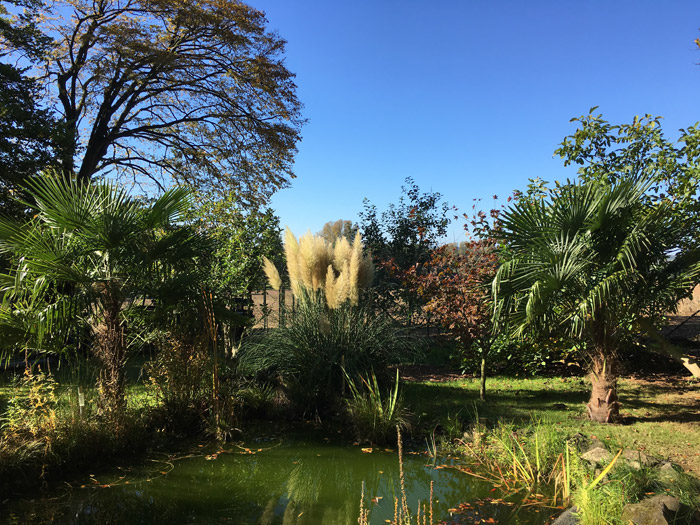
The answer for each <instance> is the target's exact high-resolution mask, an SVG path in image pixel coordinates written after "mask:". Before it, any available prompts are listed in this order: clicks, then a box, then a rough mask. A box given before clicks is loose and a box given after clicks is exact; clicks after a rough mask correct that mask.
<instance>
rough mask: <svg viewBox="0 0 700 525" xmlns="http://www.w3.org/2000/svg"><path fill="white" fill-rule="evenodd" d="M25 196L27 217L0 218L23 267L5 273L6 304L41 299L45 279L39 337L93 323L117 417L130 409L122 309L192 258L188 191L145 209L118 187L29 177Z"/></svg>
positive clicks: (105, 396) (7, 246)
mask: <svg viewBox="0 0 700 525" xmlns="http://www.w3.org/2000/svg"><path fill="white" fill-rule="evenodd" d="M29 193H30V195H31V197H32V199H33V201H34V202H33V203H31V204H27V206H28V207H30V208H33V209H34V210H35V215H34V217H33V218H32V219H31V220H29V221H28V222H17V221H14V220H11V219H6V218H5V219H0V250H1V251H3V252H9V253H10V254H12V255H13V256H14V257H15V258H16V260H18V261H19V262H18V265H17V267H16V268H15V269H14V270H13V271H12V272H11V274H10V275H8V276H4V283H5V285H6V286H5V294H6V298H7V297H9V298H10V299H9V300H6V304H7V303H10V304H18V303H21V301H20V299H21V298H22V297H26V296H32V295H36V292H35V289H36V288H37V286H39V284H38V283H43V284H42V285H41V286H42V289H43V290H44V291H45V292H46V294H45V295H44V301H43V302H41V301H38V303H39V304H41V305H42V308H43V309H44V310H46V311H47V312H48V314H47V315H45V316H43V317H41V322H42V323H43V324H44V325H45V329H44V330H39V333H43V332H46V331H49V332H50V331H52V330H53V331H56V330H58V329H59V327H65V326H66V324H69V323H74V322H76V321H80V320H82V321H84V322H85V323H86V324H87V326H88V327H89V329H90V332H91V339H92V345H91V348H92V352H93V354H94V355H95V357H96V358H97V359H98V361H99V363H100V373H99V378H98V386H99V391H100V399H101V406H102V408H103V410H104V411H105V412H106V413H107V415H109V416H113V417H117V416H119V415H120V414H121V412H122V410H123V409H124V407H125V404H126V402H125V375H124V365H125V363H126V358H127V350H128V344H127V342H126V341H127V339H126V323H125V316H126V313H127V311H128V309H129V308H130V307H132V306H133V305H134V303H135V300H136V299H137V298H143V297H144V296H145V295H144V294H145V293H146V290H147V289H149V288H153V283H154V282H160V281H162V280H164V279H167V278H168V277H169V276H170V275H171V274H172V268H173V265H174V264H177V263H178V262H179V261H180V260H181V259H182V258H183V257H190V258H191V257H193V255H194V254H193V253H192V250H191V249H190V247H191V244H192V239H193V235H192V231H191V230H190V229H189V228H186V227H183V226H181V225H178V222H179V221H180V220H181V218H182V216H183V213H184V212H185V211H186V210H187V208H188V207H189V206H190V203H191V202H190V197H189V193H188V192H187V191H186V190H183V189H174V190H171V191H168V192H166V193H165V194H163V195H162V196H161V197H160V198H158V199H156V200H155V201H153V202H152V203H151V204H150V205H146V204H145V203H144V202H142V201H139V200H137V199H136V198H134V197H132V196H130V195H129V194H128V193H127V192H126V191H125V190H124V189H123V188H120V187H119V186H117V185H115V184H114V183H109V182H104V181H103V182H98V183H95V184H85V183H79V182H77V181H75V180H66V179H63V178H60V177H42V178H38V179H36V180H34V181H32V182H31V183H30V186H29ZM46 283H48V284H49V286H46ZM25 302H26V301H25ZM47 304H49V305H51V304H60V305H61V306H60V308H59V307H54V308H50V307H49V308H47V307H46V305H47ZM66 304H69V305H70V306H69V307H67V306H66ZM35 332H36V330H35Z"/></svg>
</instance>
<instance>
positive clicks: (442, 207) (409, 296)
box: [359, 177, 450, 322]
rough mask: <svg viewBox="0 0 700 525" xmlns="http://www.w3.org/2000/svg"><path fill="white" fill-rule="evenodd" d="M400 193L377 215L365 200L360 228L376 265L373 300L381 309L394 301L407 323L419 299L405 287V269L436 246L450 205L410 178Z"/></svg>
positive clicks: (420, 261) (425, 259)
mask: <svg viewBox="0 0 700 525" xmlns="http://www.w3.org/2000/svg"><path fill="white" fill-rule="evenodd" d="M401 193H402V194H401V197H400V198H399V202H398V204H393V203H392V204H390V205H389V208H388V209H387V210H386V211H384V212H382V213H381V214H379V213H378V211H377V207H376V206H375V205H373V204H370V202H369V201H368V200H367V199H365V201H364V210H363V211H362V212H360V214H359V215H360V231H361V232H362V237H363V239H364V241H365V246H366V247H367V249H368V250H369V252H370V253H371V254H372V256H373V257H374V260H375V263H376V266H377V272H376V279H375V281H376V285H375V288H376V294H375V295H376V297H375V299H376V301H377V302H378V304H379V305H381V306H382V307H383V308H385V309H387V308H392V307H394V306H396V303H397V301H398V303H399V304H401V305H402V307H403V309H405V310H406V314H407V317H408V319H409V322H410V318H411V315H412V313H413V310H414V309H415V307H416V305H417V304H418V303H419V298H418V297H417V296H416V294H415V292H414V291H413V290H411V289H410V287H407V286H405V284H406V282H405V277H406V272H408V271H409V269H411V268H412V267H413V266H414V265H416V264H419V265H420V264H422V263H424V262H426V261H427V260H428V259H429V258H430V254H431V253H432V251H433V250H434V249H436V248H437V247H438V246H439V244H440V241H441V239H442V238H443V237H444V236H445V234H446V233H447V226H448V225H449V224H450V219H449V217H448V213H449V211H450V206H449V205H448V204H447V203H445V202H442V195H440V193H438V192H425V193H422V192H421V191H420V188H419V187H418V185H417V184H416V183H415V182H414V181H413V179H411V178H410V177H409V178H407V179H406V186H402V187H401Z"/></svg>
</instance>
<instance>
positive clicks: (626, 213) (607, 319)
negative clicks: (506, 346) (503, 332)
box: [493, 175, 700, 422]
mask: <svg viewBox="0 0 700 525" xmlns="http://www.w3.org/2000/svg"><path fill="white" fill-rule="evenodd" d="M634 179H635V178H632V177H627V178H622V177H621V178H618V179H617V180H616V181H615V182H608V181H596V182H587V183H577V184H566V185H564V186H560V187H559V188H558V190H557V191H554V192H551V193H550V194H549V196H548V197H546V198H544V199H543V198H528V197H522V198H520V199H518V200H516V202H515V204H514V205H513V206H512V207H511V208H510V209H509V210H507V211H506V212H505V214H504V216H503V220H502V224H503V230H502V232H503V238H504V240H505V242H506V243H507V252H506V253H507V260H506V261H505V262H504V263H503V264H502V265H501V267H500V268H499V269H498V272H497V274H496V278H495V279H494V282H493V294H494V301H495V310H496V315H495V319H496V320H497V321H498V322H500V323H501V324H502V323H507V326H508V327H509V328H510V329H511V331H512V335H514V336H516V337H518V336H522V335H524V334H527V333H531V334H534V335H546V336H552V335H557V334H560V335H563V336H565V337H566V338H568V339H569V340H570V341H572V342H574V343H575V344H576V345H577V346H578V347H579V349H580V350H581V351H582V352H583V353H584V355H587V356H588V359H589V363H590V370H591V374H590V379H591V383H592V392H591V398H590V401H589V402H588V404H587V409H588V415H589V417H590V418H591V419H592V420H594V421H598V422H616V421H619V419H620V414H619V403H618V397H617V378H618V374H619V370H618V351H619V350H620V349H622V348H623V347H624V346H629V345H631V344H632V343H633V342H634V341H635V340H636V339H637V337H638V336H639V335H640V334H644V333H649V332H653V330H654V327H655V326H658V324H659V322H660V321H661V319H662V318H663V316H664V314H666V313H667V312H672V311H674V309H675V308H676V307H677V304H678V301H679V299H680V298H682V297H683V296H686V295H688V294H689V292H690V291H691V290H692V288H693V287H694V286H695V284H697V282H698V281H699V280H700V251H699V250H697V249H688V248H686V247H684V242H685V239H686V230H685V226H686V223H685V219H684V217H682V216H681V215H679V214H678V213H677V210H676V208H675V206H674V203H673V202H672V201H670V200H666V199H664V200H659V201H658V202H655V203H651V202H649V199H648V198H647V195H648V194H647V192H648V190H649V189H650V188H651V187H653V184H654V179H653V178H652V177H650V176H649V175H647V176H642V177H641V178H640V179H639V180H634Z"/></svg>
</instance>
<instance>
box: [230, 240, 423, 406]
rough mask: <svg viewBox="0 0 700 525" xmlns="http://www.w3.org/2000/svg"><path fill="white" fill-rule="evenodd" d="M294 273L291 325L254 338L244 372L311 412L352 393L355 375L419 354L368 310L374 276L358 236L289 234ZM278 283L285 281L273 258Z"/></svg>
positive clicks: (242, 358) (243, 355)
mask: <svg viewBox="0 0 700 525" xmlns="http://www.w3.org/2000/svg"><path fill="white" fill-rule="evenodd" d="M285 253H286V257H287V272H288V275H289V282H290V285H291V289H292V292H293V294H294V296H295V298H296V299H297V305H296V308H295V309H294V310H293V311H292V312H287V313H286V314H285V319H286V320H287V322H286V323H285V324H284V326H280V327H279V328H276V329H273V330H267V331H265V332H262V333H258V334H254V335H253V336H251V337H249V338H248V339H247V340H246V341H245V343H244V344H243V346H242V347H241V351H240V353H239V356H238V365H239V370H240V372H241V373H242V374H243V375H246V376H249V377H250V376H253V377H255V378H257V379H258V380H262V381H266V382H276V383H277V384H279V385H280V386H281V387H282V389H283V391H284V393H285V394H286V396H287V397H288V399H289V400H290V401H292V403H293V405H295V406H296V407H297V408H299V409H300V410H302V411H304V412H306V413H308V412H309V411H311V412H323V411H324V410H325V409H328V408H331V407H333V406H334V405H335V404H336V402H337V401H338V400H339V399H340V398H342V397H343V396H344V395H346V394H347V393H348V388H347V384H346V378H345V375H344V373H343V370H345V372H346V373H347V375H348V376H349V377H350V378H352V379H353V380H356V379H357V378H359V377H361V376H364V377H368V374H369V372H370V371H371V370H377V371H378V373H379V374H380V377H381V371H383V370H384V369H385V368H386V364H387V363H390V362H395V361H397V360H399V359H401V358H402V357H405V356H406V355H412V354H415V352H414V351H413V349H414V347H415V345H414V344H413V343H412V342H411V340H410V339H409V338H407V337H403V336H402V335H401V334H400V333H399V332H398V331H397V328H396V327H395V325H394V323H393V322H392V321H391V320H390V319H389V318H387V317H386V316H385V315H382V314H381V313H379V314H378V313H377V312H375V311H374V310H372V309H370V308H368V307H367V306H366V305H365V304H364V303H363V301H362V292H363V290H365V289H366V288H368V287H369V285H370V284H371V281H372V276H373V266H372V262H371V260H370V257H369V256H368V255H366V254H364V253H363V246H362V238H361V236H360V235H359V234H358V235H356V236H355V240H354V241H353V242H352V244H351V243H350V242H349V241H348V240H347V239H346V238H343V237H338V238H337V239H336V240H335V241H334V242H328V241H326V240H325V239H324V238H323V237H320V236H317V235H312V234H311V233H307V234H306V235H303V236H301V238H299V239H298V240H297V238H296V237H295V236H294V234H293V233H292V232H291V231H290V230H289V229H287V231H286V235H285ZM265 272H266V274H267V276H268V279H269V282H270V285H271V286H272V287H273V288H274V287H279V286H280V285H281V282H282V279H281V277H280V275H279V271H278V270H277V268H275V267H274V265H273V264H272V263H271V262H270V261H266V262H265Z"/></svg>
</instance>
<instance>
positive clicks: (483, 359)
mask: <svg viewBox="0 0 700 525" xmlns="http://www.w3.org/2000/svg"><path fill="white" fill-rule="evenodd" d="M479 397H480V398H481V400H482V401H486V356H485V355H482V356H481V384H480V385H479Z"/></svg>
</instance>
